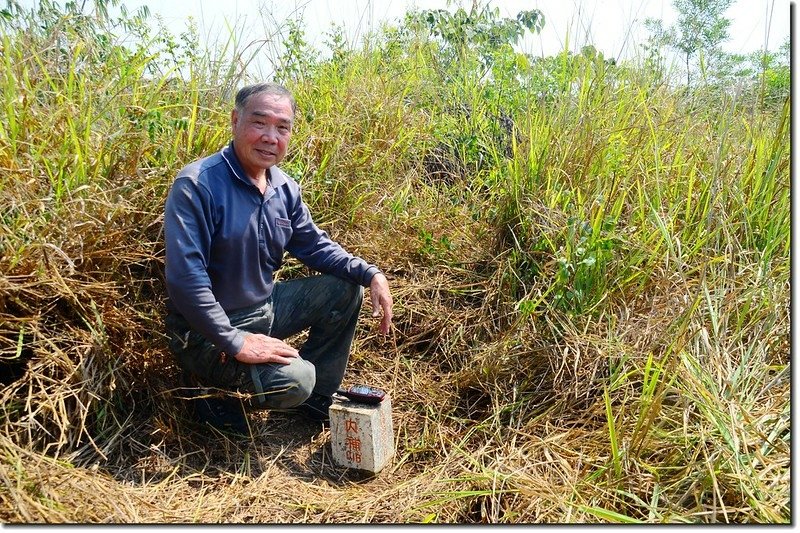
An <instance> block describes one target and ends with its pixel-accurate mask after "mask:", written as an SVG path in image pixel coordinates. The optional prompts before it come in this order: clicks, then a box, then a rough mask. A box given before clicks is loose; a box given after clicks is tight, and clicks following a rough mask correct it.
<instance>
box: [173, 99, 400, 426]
mask: <svg viewBox="0 0 800 533" xmlns="http://www.w3.org/2000/svg"><path fill="white" fill-rule="evenodd" d="M295 112H296V105H295V101H294V98H293V97H292V95H291V93H289V91H288V90H286V89H285V88H284V87H282V86H280V85H277V84H273V83H261V84H257V85H252V86H248V87H244V88H243V89H241V90H240V91H239V92H238V93H237V95H236V101H235V107H234V109H233V110H232V112H231V127H232V132H233V140H232V142H231V143H230V144H229V145H228V146H227V147H225V148H223V149H222V150H221V151H220V152H218V153H216V154H214V155H211V156H209V157H206V158H204V159H200V160H198V161H195V162H193V163H191V164H189V165H188V166H187V167H185V168H184V169H183V170H181V171H180V172H179V173H178V176H177V177H176V179H175V182H174V184H173V186H172V189H171V190H170V192H169V196H168V198H167V202H166V208H165V219H164V230H165V240H166V282H167V292H168V301H167V306H168V311H169V313H168V315H167V320H166V326H167V332H168V335H169V337H170V349H171V351H172V352H173V354H174V355H175V357H176V359H177V361H178V364H179V365H180V366H181V368H182V369H183V370H184V373H185V375H186V376H189V377H190V378H191V379H192V380H193V381H192V382H193V383H197V384H200V385H202V386H205V387H215V388H221V389H225V390H238V391H242V392H247V393H250V394H251V395H252V396H251V400H250V401H249V406H250V407H252V408H256V409H270V408H272V409H285V408H292V407H299V410H300V411H301V412H302V413H304V414H306V415H307V416H309V417H311V418H314V419H317V420H323V421H324V420H327V418H328V407H329V406H330V405H331V403H332V400H331V396H332V394H333V393H334V392H335V391H336V389H337V388H338V387H339V386H340V385H341V382H342V378H343V376H344V371H345V367H346V365H347V360H348V357H349V353H350V345H351V343H352V340H353V336H354V333H355V328H356V322H357V319H358V313H359V310H360V308H361V301H362V298H363V288H362V287H369V288H370V297H371V302H372V306H373V314H372V316H373V317H380V316H381V315H382V317H381V321H380V326H379V330H380V331H381V333H383V334H387V333H388V332H389V329H390V326H391V321H392V296H391V293H390V291H389V284H388V282H387V280H386V277H385V276H384V275H383V274H382V273H381V272H380V271H379V270H378V268H377V267H376V266H374V265H370V264H368V263H366V262H365V261H364V260H363V259H361V258H359V257H355V256H353V255H351V254H349V253H348V252H346V251H345V250H344V249H343V248H342V247H341V246H340V245H338V244H337V243H335V242H334V241H332V240H331V239H330V238H329V237H328V235H327V233H325V232H323V231H321V230H320V229H319V228H318V227H317V226H316V225H315V224H314V222H313V220H312V219H311V215H310V214H309V211H308V208H307V207H306V205H305V204H304V203H303V201H302V199H301V196H300V188H299V186H298V184H297V183H296V182H295V181H294V180H293V179H292V178H290V177H289V176H287V175H286V174H284V173H283V171H281V170H280V169H279V168H278V167H277V165H278V163H280V162H281V160H282V159H283V158H284V156H285V155H286V150H287V147H288V145H289V139H290V138H291V134H292V127H293V124H294V117H295ZM284 251H287V252H289V253H290V254H292V255H293V256H295V257H297V258H298V259H299V260H300V261H302V262H303V263H304V264H305V265H307V266H308V267H310V268H312V269H314V270H317V271H319V272H321V273H322V275H318V276H313V277H310V278H304V279H298V280H291V281H286V282H278V283H275V282H273V273H274V272H275V271H276V270H278V268H280V266H281V262H282V259H283V254H284ZM306 329H308V338H307V340H306V342H305V343H304V344H303V346H302V347H301V348H300V349H299V350H297V349H295V348H294V347H292V346H290V345H289V344H287V343H285V342H284V341H283V340H282V339H285V338H287V337H289V336H291V335H294V334H295V333H298V332H300V331H304V330H306ZM195 404H196V407H197V414H198V416H199V417H200V419H201V420H204V421H207V422H209V423H211V424H212V425H213V426H215V427H218V428H221V429H232V430H234V431H238V432H246V420H245V418H244V413H243V412H242V411H241V403H240V402H239V401H238V400H236V399H225V400H220V399H213V398H212V399H208V400H205V401H203V402H200V403H198V402H197V401H196V402H195Z"/></svg>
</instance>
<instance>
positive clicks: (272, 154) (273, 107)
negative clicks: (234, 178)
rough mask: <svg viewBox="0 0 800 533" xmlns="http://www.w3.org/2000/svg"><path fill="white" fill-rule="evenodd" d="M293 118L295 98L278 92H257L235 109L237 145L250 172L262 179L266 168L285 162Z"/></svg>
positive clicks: (246, 170)
mask: <svg viewBox="0 0 800 533" xmlns="http://www.w3.org/2000/svg"><path fill="white" fill-rule="evenodd" d="M293 122H294V114H293V113H292V104H291V102H290V101H289V99H288V98H286V97H284V96H279V95H275V94H269V93H259V94H254V95H252V96H251V97H250V98H249V99H248V100H247V105H245V108H244V109H243V110H242V111H241V112H239V111H237V110H236V109H234V110H233V112H232V113H231V126H232V128H233V147H234V149H235V150H236V156H237V157H238V158H239V161H240V162H241V164H242V166H243V167H244V170H245V172H247V174H248V176H250V177H251V178H256V179H258V178H259V177H260V176H262V175H263V173H264V170H266V169H268V168H270V167H271V166H272V165H277V164H278V163H280V162H281V160H282V159H283V157H284V156H285V155H286V149H287V147H288V146H289V138H290V137H291V136H292V124H293Z"/></svg>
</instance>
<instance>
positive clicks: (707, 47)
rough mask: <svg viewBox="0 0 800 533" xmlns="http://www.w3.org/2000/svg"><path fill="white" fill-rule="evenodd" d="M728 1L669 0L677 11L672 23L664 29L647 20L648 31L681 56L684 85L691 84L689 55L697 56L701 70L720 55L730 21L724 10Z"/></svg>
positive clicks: (690, 60)
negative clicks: (684, 65) (684, 72)
mask: <svg viewBox="0 0 800 533" xmlns="http://www.w3.org/2000/svg"><path fill="white" fill-rule="evenodd" d="M732 3H733V0H673V2H672V5H673V7H675V10H676V11H677V12H678V22H677V24H676V25H675V26H673V27H671V28H668V29H666V30H665V29H663V28H662V26H661V24H660V21H654V20H652V19H650V20H649V21H648V27H650V29H651V31H656V32H657V33H658V35H657V38H658V39H661V40H663V42H665V43H666V44H668V45H669V46H671V47H672V48H674V49H676V50H678V51H679V52H680V53H681V54H682V55H683V57H684V58H685V64H686V85H687V87H689V86H691V81H692V77H691V73H692V58H693V57H695V56H696V55H697V56H699V57H698V59H699V62H700V69H701V72H705V71H706V70H707V69H708V66H709V65H710V64H712V63H715V62H717V61H718V60H720V59H721V58H723V57H724V55H725V54H724V52H723V51H722V50H721V49H720V45H721V44H722V43H723V42H725V41H726V40H727V39H728V36H729V35H728V28H729V27H730V24H731V21H730V19H727V18H725V16H724V14H725V11H727V10H728V8H729V7H730V6H731V4H732Z"/></svg>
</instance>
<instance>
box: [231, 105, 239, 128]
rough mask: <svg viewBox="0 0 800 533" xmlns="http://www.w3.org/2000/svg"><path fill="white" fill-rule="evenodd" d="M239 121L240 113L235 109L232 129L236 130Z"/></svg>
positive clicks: (232, 113) (232, 111) (233, 110)
mask: <svg viewBox="0 0 800 533" xmlns="http://www.w3.org/2000/svg"><path fill="white" fill-rule="evenodd" d="M238 121H239V113H237V112H236V108H235V107H234V108H233V109H232V110H231V129H235V128H236V123H237V122H238Z"/></svg>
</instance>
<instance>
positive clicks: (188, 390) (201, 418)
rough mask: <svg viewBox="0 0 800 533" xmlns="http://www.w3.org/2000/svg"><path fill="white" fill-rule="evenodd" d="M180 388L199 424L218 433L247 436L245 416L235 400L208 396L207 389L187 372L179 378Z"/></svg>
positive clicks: (239, 403) (240, 405)
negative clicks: (182, 389) (205, 425)
mask: <svg viewBox="0 0 800 533" xmlns="http://www.w3.org/2000/svg"><path fill="white" fill-rule="evenodd" d="M181 386H182V387H183V388H184V394H185V395H186V396H185V397H186V399H187V400H189V403H190V404H191V405H192V406H194V414H195V417H196V418H197V421H198V422H200V423H201V424H206V423H207V424H209V425H210V426H211V427H213V428H216V429H218V430H219V431H223V432H228V433H235V434H238V435H247V434H249V431H248V427H247V416H246V415H245V412H244V409H243V408H242V404H241V402H240V401H239V400H237V399H236V398H227V397H225V398H218V397H214V396H208V393H209V389H208V388H205V387H203V386H202V384H201V383H200V382H199V380H198V379H197V378H196V377H195V376H194V375H192V374H191V373H189V372H184V373H183V375H182V376H181Z"/></svg>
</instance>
